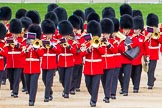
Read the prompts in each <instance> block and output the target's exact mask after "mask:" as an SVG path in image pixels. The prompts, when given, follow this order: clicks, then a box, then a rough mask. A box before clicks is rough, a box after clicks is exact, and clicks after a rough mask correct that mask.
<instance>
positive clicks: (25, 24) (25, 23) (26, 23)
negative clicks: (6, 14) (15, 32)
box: [20, 17, 32, 30]
mask: <svg viewBox="0 0 162 108" xmlns="http://www.w3.org/2000/svg"><path fill="white" fill-rule="evenodd" d="M20 21H21V23H22V28H24V29H25V30H27V29H28V27H29V26H30V25H31V24H32V20H31V19H30V18H29V17H22V18H21V19H20Z"/></svg>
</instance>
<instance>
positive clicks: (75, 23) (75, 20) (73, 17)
mask: <svg viewBox="0 0 162 108" xmlns="http://www.w3.org/2000/svg"><path fill="white" fill-rule="evenodd" d="M68 20H69V21H70V23H71V24H72V25H73V28H76V29H78V30H79V29H80V24H81V22H80V21H81V20H80V19H79V17H78V16H76V15H71V16H70V17H69V19H68Z"/></svg>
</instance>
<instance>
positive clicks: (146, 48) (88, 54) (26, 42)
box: [0, 13, 162, 107]
mask: <svg viewBox="0 0 162 108" xmlns="http://www.w3.org/2000/svg"><path fill="white" fill-rule="evenodd" d="M96 16H97V14H96V13H91V15H89V17H91V18H89V19H91V20H89V21H88V24H87V29H86V31H85V32H86V33H82V32H83V31H82V30H80V29H81V23H82V22H81V20H80V18H79V17H77V16H75V15H72V16H70V17H69V19H68V21H67V20H62V21H60V22H59V24H58V26H57V29H58V32H59V33H58V34H57V36H56V35H55V32H57V31H55V29H56V27H55V25H54V23H53V22H52V21H51V20H44V21H43V22H42V24H41V28H40V26H38V25H37V24H32V25H28V26H29V27H26V26H25V27H26V28H25V30H24V32H25V33H23V34H21V33H22V24H21V22H20V20H18V19H12V20H11V22H10V28H9V31H10V32H11V33H12V36H10V37H7V38H5V39H4V37H5V35H6V33H7V30H6V27H5V26H4V25H3V24H0V28H1V29H0V30H1V32H0V33H1V34H0V37H1V44H0V45H1V49H0V54H1V61H0V63H1V64H2V65H1V66H2V67H1V71H3V69H4V65H3V56H5V57H6V58H7V67H6V68H7V69H8V77H9V82H10V89H11V90H12V93H11V96H13V97H15V98H16V97H18V88H19V78H20V75H21V72H22V71H23V73H24V75H25V80H26V85H27V91H28V93H29V105H30V106H33V105H34V103H35V98H36V92H37V87H38V78H39V75H40V72H41V68H42V72H43V73H42V75H43V76H42V78H43V82H44V85H45V96H44V101H45V102H48V101H50V100H52V99H53V97H52V94H53V93H52V89H51V87H52V83H53V76H54V74H55V72H56V69H57V68H58V72H59V80H60V82H61V84H62V86H63V88H64V90H63V93H62V96H63V97H64V98H69V93H71V94H74V93H75V90H76V89H77V88H79V85H80V81H81V73H82V58H83V57H85V63H84V67H83V73H84V74H85V82H86V87H87V89H88V92H89V94H90V95H91V99H90V105H91V107H95V106H96V103H97V96H98V90H99V84H100V80H101V81H102V85H103V89H104V94H105V97H104V99H103V101H104V102H105V103H109V99H110V98H112V99H116V89H117V82H118V76H119V81H120V84H121V92H120V93H121V94H123V96H128V88H129V80H130V77H131V78H132V81H133V85H134V87H133V92H134V93H137V92H138V90H139V85H140V77H141V72H142V65H141V59H142V56H143V55H144V56H145V62H146V65H149V66H148V86H149V87H148V88H149V89H152V87H153V86H154V81H155V79H154V71H155V67H156V63H157V60H158V45H159V43H162V39H161V36H160V35H159V31H158V23H159V22H158V17H157V15H155V14H149V15H148V16H147V26H148V27H147V28H146V29H144V21H143V19H142V17H140V16H136V17H134V18H132V17H131V16H130V15H128V14H124V15H122V16H121V18H120V22H119V21H118V19H116V18H104V19H102V20H101V22H100V20H99V21H98V20H97V19H96ZM97 17H98V16H97ZM119 28H120V29H119ZM42 33H43V35H42ZM22 35H23V36H24V38H23V37H22ZM56 37H57V38H56ZM58 37H59V39H58ZM4 40H5V41H4ZM41 58H42V63H41ZM57 58H58V61H57ZM57 62H58V63H57ZM0 74H2V73H1V72H0ZM77 90H79V89H77Z"/></svg>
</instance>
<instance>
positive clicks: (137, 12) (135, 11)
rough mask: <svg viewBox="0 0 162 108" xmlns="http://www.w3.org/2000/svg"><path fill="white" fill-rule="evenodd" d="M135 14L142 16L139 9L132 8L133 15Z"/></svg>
mask: <svg viewBox="0 0 162 108" xmlns="http://www.w3.org/2000/svg"><path fill="white" fill-rule="evenodd" d="M135 16H141V17H143V15H142V12H141V10H133V17H135Z"/></svg>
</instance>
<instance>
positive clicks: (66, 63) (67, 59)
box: [58, 40, 76, 67]
mask: <svg viewBox="0 0 162 108" xmlns="http://www.w3.org/2000/svg"><path fill="white" fill-rule="evenodd" d="M73 42H74V41H73V40H68V44H69V45H70V48H68V47H63V46H62V45H61V53H60V54H59V56H58V66H59V67H72V66H74V62H75V60H74V54H75V53H76V45H75V44H73Z"/></svg>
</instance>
